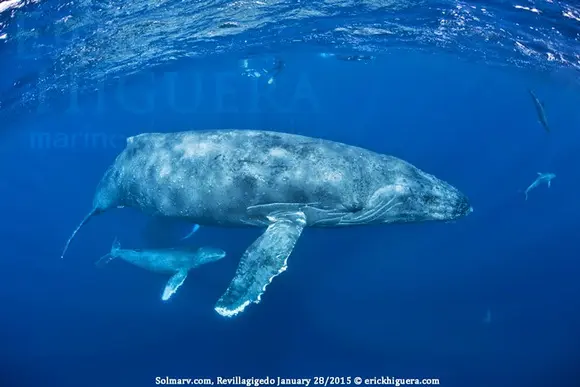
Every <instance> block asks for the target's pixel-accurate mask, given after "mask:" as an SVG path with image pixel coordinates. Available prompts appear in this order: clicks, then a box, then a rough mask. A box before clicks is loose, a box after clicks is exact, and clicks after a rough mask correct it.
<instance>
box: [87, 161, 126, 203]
mask: <svg viewBox="0 0 580 387" xmlns="http://www.w3.org/2000/svg"><path fill="white" fill-rule="evenodd" d="M120 189H121V182H120V181H119V172H118V170H117V167H116V164H113V165H112V166H111V167H110V168H109V169H108V170H107V172H105V174H104V175H103V177H102V178H101V181H100V182H99V184H98V185H97V190H96V191H95V194H94V196H93V210H94V211H95V212H96V213H102V212H105V211H107V210H109V209H111V208H115V207H120V206H122V204H123V203H121V193H120Z"/></svg>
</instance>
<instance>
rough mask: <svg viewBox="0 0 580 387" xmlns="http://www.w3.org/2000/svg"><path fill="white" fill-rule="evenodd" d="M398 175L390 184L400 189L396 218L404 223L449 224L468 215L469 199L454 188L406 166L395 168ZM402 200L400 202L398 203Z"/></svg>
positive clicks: (469, 209) (404, 164)
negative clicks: (444, 222)
mask: <svg viewBox="0 0 580 387" xmlns="http://www.w3.org/2000/svg"><path fill="white" fill-rule="evenodd" d="M397 169H398V171H397V172H398V174H397V175H396V177H395V179H394V180H392V181H391V184H392V186H393V187H399V189H398V190H394V192H398V195H399V196H400V199H399V200H400V202H401V205H400V206H399V207H398V208H397V212H398V213H399V216H400V217H401V218H402V219H403V220H405V221H418V222H424V221H452V220H455V219H459V218H462V217H464V216H466V215H468V214H470V213H471V212H473V207H472V206H471V204H470V202H469V199H468V198H467V196H466V195H464V194H463V193H462V192H460V191H459V190H458V189H457V188H455V187H453V186H452V185H450V184H448V183H446V182H445V181H443V180H440V179H438V178H436V177H435V176H433V175H430V174H428V173H426V172H423V171H421V170H420V169H418V168H416V167H414V166H412V165H410V164H408V163H401V164H399V165H398V168H397ZM401 199H402V200H401Z"/></svg>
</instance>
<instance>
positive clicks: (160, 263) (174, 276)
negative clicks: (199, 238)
mask: <svg viewBox="0 0 580 387" xmlns="http://www.w3.org/2000/svg"><path fill="white" fill-rule="evenodd" d="M225 256H226V252H225V251H223V250H222V249H217V248H213V247H200V248H198V249H192V248H187V247H185V248H169V249H151V250H132V249H121V245H120V243H119V241H118V240H117V239H115V241H114V242H113V246H111V251H110V252H109V253H108V254H105V255H104V256H103V257H101V259H99V260H98V261H97V262H96V265H97V266H101V267H102V266H104V265H106V264H107V263H109V262H110V261H111V260H113V259H115V258H120V259H122V260H124V261H127V262H129V263H132V264H133V265H135V266H137V267H140V268H142V269H145V270H149V271H152V272H156V273H161V274H171V278H170V279H169V281H168V282H167V285H166V286H165V289H164V290H163V295H162V296H161V299H162V300H163V301H167V300H169V298H170V297H171V296H172V295H173V294H175V292H176V291H177V289H178V288H179V287H180V286H181V285H182V284H183V282H184V281H185V279H186V278H187V273H188V272H189V270H191V269H195V268H196V267H199V266H201V265H203V264H206V263H210V262H215V261H217V260H220V259H222V258H223V257H225Z"/></svg>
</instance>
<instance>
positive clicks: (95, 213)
mask: <svg viewBox="0 0 580 387" xmlns="http://www.w3.org/2000/svg"><path fill="white" fill-rule="evenodd" d="M99 212H100V211H99V210H98V209H96V208H93V209H92V210H91V212H89V213H88V214H87V216H85V218H84V219H83V221H82V222H81V224H79V226H78V227H77V228H76V230H74V231H73V233H72V235H71V236H70V238H68V241H66V245H65V246H64V250H63V251H62V254H61V255H60V258H61V259H62V258H64V255H65V254H66V251H67V250H68V246H69V245H70V242H71V241H72V240H73V238H74V237H75V235H76V234H77V232H79V230H80V229H81V227H83V226H84V225H85V224H87V222H88V221H89V220H90V219H91V218H92V217H93V215H97V214H98V213H99Z"/></svg>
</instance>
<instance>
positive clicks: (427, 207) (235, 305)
mask: <svg viewBox="0 0 580 387" xmlns="http://www.w3.org/2000/svg"><path fill="white" fill-rule="evenodd" d="M115 207H133V208H136V209H138V210H140V211H142V212H144V213H146V214H149V215H155V216H164V217H174V218H182V219H187V220H189V221H191V222H192V223H196V224H201V225H215V226H249V227H265V228H266V230H265V232H264V233H263V234H262V235H261V236H260V237H259V238H258V239H257V240H256V241H254V243H253V244H252V245H251V246H250V247H249V248H248V249H247V250H246V252H245V253H244V254H243V256H242V258H241V260H240V263H239V266H238V269H237V271H236V274H235V276H234V278H233V279H232V281H231V283H230V284H229V287H228V288H227V290H226V292H225V293H224V294H223V295H222V297H221V298H220V299H219V300H218V302H217V304H216V306H215V310H216V311H217V312H218V313H219V314H221V315H223V316H233V315H236V314H237V313H239V312H241V311H243V310H244V309H245V307H246V306H248V305H249V304H250V303H252V302H254V303H258V302H259V301H260V298H261V295H262V294H263V293H264V291H265V289H266V286H267V285H268V284H269V283H270V282H271V281H272V279H273V278H274V277H275V276H277V275H278V274H280V273H282V272H283V271H284V270H286V267H287V266H286V261H287V259H288V256H289V255H290V253H291V252H292V250H293V248H294V245H295V243H296V241H297V240H298V238H299V237H300V234H301V233H302V231H303V229H304V228H305V227H343V226H356V225H368V224H386V223H404V222H424V221H441V220H451V219H456V218H459V217H462V216H464V215H466V214H468V213H470V212H471V211H472V209H471V206H470V205H469V202H468V200H467V198H466V197H465V196H464V195H463V194H462V193H461V192H459V191H458V190H457V189H456V188H454V187H452V186H451V185H449V184H447V183H445V182H443V181H441V180H439V179H437V178H436V177H434V176H432V175H430V174H427V173H425V172H423V171H421V170H419V169H417V168H416V167H414V166H413V165H411V164H409V163H407V162H405V161H403V160H400V159H398V158H395V157H392V156H387V155H382V154H378V153H375V152H372V151H369V150H366V149H362V148H358V147H354V146H349V145H346V144H342V143H337V142H333V141H328V140H323V139H316V138H310V137H305V136H299V135H294V134H286V133H278V132H268V131H255V130H212V131H192V132H180V133H145V134H140V135H137V136H134V137H130V138H128V139H127V146H126V148H125V149H124V150H123V151H122V152H121V154H119V155H118V156H117V159H116V160H115V162H114V164H113V165H112V166H111V167H109V169H108V170H107V172H106V173H105V175H104V176H103V178H102V179H101V182H100V183H99V185H98V187H97V191H96V193H95V196H94V199H93V209H92V211H91V212H90V213H89V214H88V215H87V216H86V217H85V219H84V220H83V221H82V223H81V224H80V225H79V226H78V228H77V229H76V230H75V231H74V232H73V234H72V235H71V237H70V238H69V240H68V241H67V244H66V246H65V249H64V251H63V256H64V254H65V252H66V250H67V248H68V245H69V243H70V242H71V240H72V238H73V237H74V236H75V234H76V233H77V232H78V230H79V229H80V228H81V227H82V226H83V225H84V224H85V223H86V222H87V221H88V220H89V219H90V218H91V217H92V216H93V215H96V214H99V213H102V212H104V211H106V210H108V209H111V208H115Z"/></svg>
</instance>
